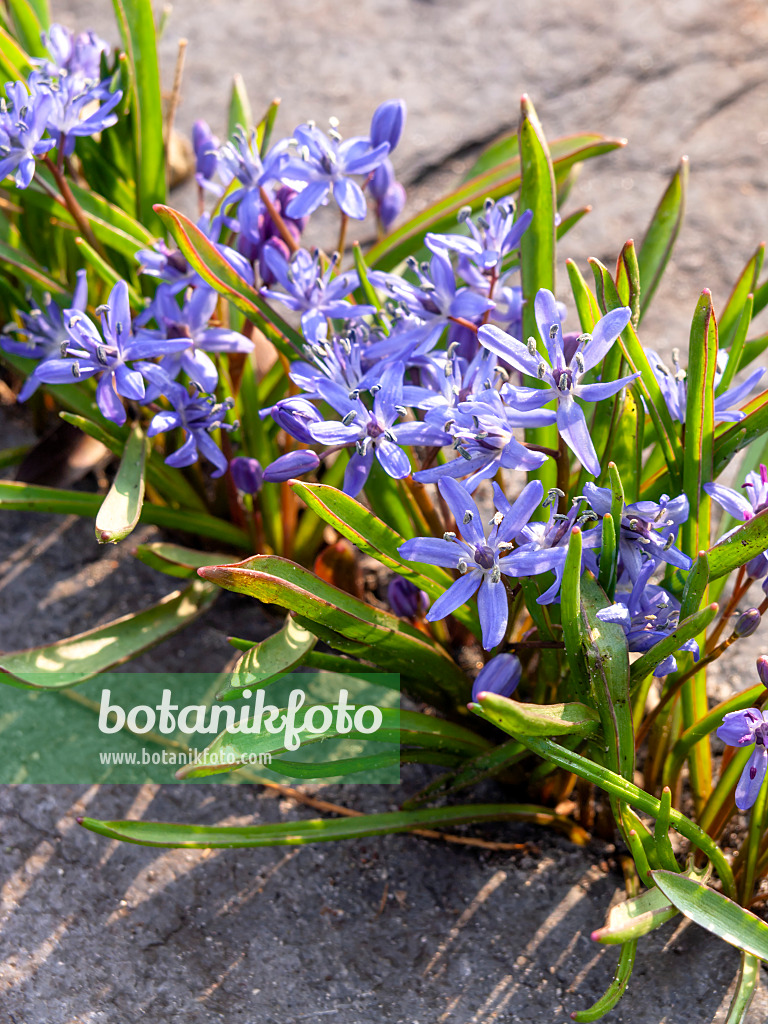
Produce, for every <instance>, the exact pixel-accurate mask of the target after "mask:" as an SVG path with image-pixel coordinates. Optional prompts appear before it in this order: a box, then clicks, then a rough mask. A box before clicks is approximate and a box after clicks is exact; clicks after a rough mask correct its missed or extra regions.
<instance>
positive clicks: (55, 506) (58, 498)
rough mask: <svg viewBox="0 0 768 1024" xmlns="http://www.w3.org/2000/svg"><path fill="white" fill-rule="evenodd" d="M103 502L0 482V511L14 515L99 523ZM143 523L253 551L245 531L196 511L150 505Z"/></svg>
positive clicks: (78, 493)
mask: <svg viewBox="0 0 768 1024" xmlns="http://www.w3.org/2000/svg"><path fill="white" fill-rule="evenodd" d="M101 501H102V499H101V497H100V495H98V494H86V493H84V492H82V491H68V490H64V489H63V488H58V487H42V486H38V485H36V484H25V483H19V482H18V481H15V480H0V509H6V510H8V511H11V512H56V513H58V514H59V515H71V514H74V515H78V516H92V517H93V518H94V519H95V518H96V515H97V513H98V511H99V508H100V507H101ZM141 522H143V523H151V524H152V525H154V526H162V527H164V528H165V529H167V530H176V531H178V532H181V533H188V534H189V533H191V534H196V535H197V536H201V537H210V538H211V540H216V541H219V542H220V543H222V544H231V545H232V546H233V547H234V548H236V549H239V550H245V551H248V550H250V548H251V539H250V537H249V536H248V534H247V533H246V532H245V531H244V530H241V529H239V528H238V527H237V526H233V524H232V523H228V522H227V521H226V520H224V519H217V518H216V517H215V516H211V515H208V514H207V513H205V512H197V511H196V510H194V509H187V508H180V509H176V508H167V507H166V506H165V505H151V504H149V503H146V504H145V505H144V506H143V508H142V510H141Z"/></svg>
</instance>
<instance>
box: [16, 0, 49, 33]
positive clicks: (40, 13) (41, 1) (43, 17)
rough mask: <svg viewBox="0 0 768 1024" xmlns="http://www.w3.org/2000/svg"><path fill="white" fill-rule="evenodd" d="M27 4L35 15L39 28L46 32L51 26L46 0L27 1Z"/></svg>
mask: <svg viewBox="0 0 768 1024" xmlns="http://www.w3.org/2000/svg"><path fill="white" fill-rule="evenodd" d="M22 2H23V0H22ZM27 3H29V6H30V7H31V8H32V10H33V11H34V12H35V14H36V15H37V20H38V21H39V22H40V28H41V29H43V30H44V31H45V32H47V31H48V29H49V28H50V25H51V11H50V7H49V5H48V0H27Z"/></svg>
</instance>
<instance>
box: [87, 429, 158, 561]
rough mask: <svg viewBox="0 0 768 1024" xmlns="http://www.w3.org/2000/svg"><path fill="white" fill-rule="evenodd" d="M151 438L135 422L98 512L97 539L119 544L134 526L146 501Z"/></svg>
mask: <svg viewBox="0 0 768 1024" xmlns="http://www.w3.org/2000/svg"><path fill="white" fill-rule="evenodd" d="M148 449H149V438H148V437H147V435H146V434H145V433H144V431H143V430H142V428H141V425H140V424H138V423H134V425H133V428H132V429H131V432H130V434H129V435H128V442H127V444H126V446H125V451H124V452H123V457H122V459H121V460H120V466H119V468H118V470H117V474H116V475H115V479H114V480H113V481H112V486H111V487H110V488H109V491H108V492H107V496H106V498H105V499H104V501H103V502H102V503H101V507H100V509H99V511H98V513H97V515H96V540H97V541H98V542H99V544H117V543H118V542H119V541H121V540H124V539H125V538H126V537H127V536H128V535H129V534H131V533H132V532H133V530H134V529H135V527H136V525H137V523H138V521H139V517H140V516H141V508H142V505H143V504H144V468H145V463H146V458H147V451H148Z"/></svg>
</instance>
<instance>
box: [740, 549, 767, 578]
mask: <svg viewBox="0 0 768 1024" xmlns="http://www.w3.org/2000/svg"><path fill="white" fill-rule="evenodd" d="M744 569H745V571H746V574H747V576H749V578H750V579H751V580H761V579H763V577H764V576H765V575H766V574H768V557H766V554H765V552H764V551H761V552H760V554H759V555H755V557H754V558H751V559H750V560H749V561H748V562H747V564H746V565H745V566H744Z"/></svg>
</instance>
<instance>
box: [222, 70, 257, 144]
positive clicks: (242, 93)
mask: <svg viewBox="0 0 768 1024" xmlns="http://www.w3.org/2000/svg"><path fill="white" fill-rule="evenodd" d="M238 125H239V126H240V127H241V128H243V129H244V130H245V132H246V134H247V133H248V132H249V131H250V130H251V128H252V126H253V111H252V110H251V104H250V102H249V100H248V93H247V92H246V89H245V82H244V81H243V76H242V75H240V74H235V75H233V76H232V92H231V94H230V97H229V112H228V115H227V135H228V136H229V137H230V138H231V137H232V135H233V134H234V131H235V128H237V126H238Z"/></svg>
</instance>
